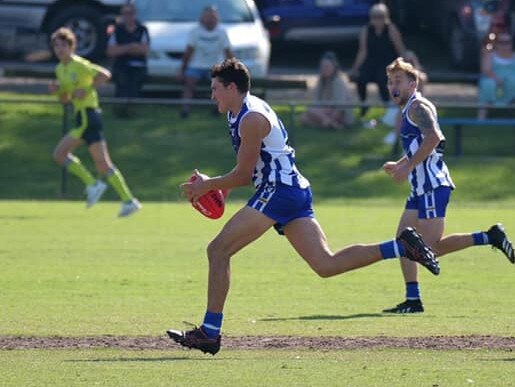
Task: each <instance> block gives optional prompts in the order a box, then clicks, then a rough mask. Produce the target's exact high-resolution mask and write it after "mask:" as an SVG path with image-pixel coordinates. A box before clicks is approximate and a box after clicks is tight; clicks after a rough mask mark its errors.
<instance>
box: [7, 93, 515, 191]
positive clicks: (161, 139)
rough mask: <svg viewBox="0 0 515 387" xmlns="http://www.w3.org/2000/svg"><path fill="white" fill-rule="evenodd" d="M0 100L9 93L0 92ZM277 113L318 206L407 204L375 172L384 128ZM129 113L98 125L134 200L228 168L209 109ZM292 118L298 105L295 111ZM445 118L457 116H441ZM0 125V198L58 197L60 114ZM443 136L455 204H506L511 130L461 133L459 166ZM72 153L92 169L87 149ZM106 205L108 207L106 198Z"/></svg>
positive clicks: (384, 155) (13, 113) (38, 109)
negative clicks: (184, 113) (333, 124)
mask: <svg viewBox="0 0 515 387" xmlns="http://www.w3.org/2000/svg"><path fill="white" fill-rule="evenodd" d="M0 97H4V98H6V97H13V95H12V94H5V93H4V94H0ZM277 110H278V111H279V113H280V115H281V117H282V118H283V120H284V122H285V124H286V125H287V126H288V127H290V136H291V139H292V141H293V144H294V146H295V148H296V151H297V158H298V164H299V167H300V169H301V171H302V172H303V173H304V174H305V175H306V176H307V177H308V178H309V179H310V181H311V182H312V184H313V187H314V190H315V194H316V197H317V198H318V199H320V200H322V199H336V198H374V199H377V198H385V197H386V198H397V199H399V198H404V197H405V196H406V192H407V187H406V186H405V185H395V184H393V183H392V182H391V180H390V179H389V178H388V176H386V175H385V174H384V173H383V172H382V171H381V169H380V168H381V165H382V164H383V162H384V161H386V160H388V159H390V157H391V156H390V147H389V146H387V145H384V144H383V143H382V138H383V136H384V135H386V133H387V132H388V130H387V129H386V128H384V127H379V128H378V129H375V130H368V129H363V128H361V127H360V126H359V125H356V126H355V127H354V128H352V129H350V130H348V131H344V132H330V131H320V130H317V129H315V128H304V127H301V126H300V125H298V122H297V121H298V120H297V118H298V114H296V115H294V118H293V122H292V121H291V117H290V110H289V108H288V107H285V106H278V107H277ZM134 111H135V113H136V116H135V117H134V118H133V119H130V120H119V119H116V118H115V117H114V116H113V115H112V112H111V108H110V107H106V108H105V114H104V117H105V120H104V121H105V122H104V124H105V125H104V126H105V133H106V136H107V139H108V142H109V145H110V148H111V153H112V156H113V159H114V161H115V163H116V164H117V165H118V167H119V168H120V170H122V172H123V173H124V174H125V176H126V178H127V180H128V183H129V184H130V186H131V187H132V188H133V190H134V192H135V193H136V194H137V195H138V197H140V198H141V199H142V200H143V201H163V200H167V201H170V200H171V201H176V200H178V198H179V193H178V188H177V187H178V185H179V184H180V183H181V182H183V181H185V180H186V179H187V178H188V177H189V176H190V174H191V172H192V170H193V169H194V168H199V169H200V170H202V171H204V172H205V173H208V174H220V173H224V172H226V171H228V170H230V169H231V168H232V166H233V165H234V159H235V156H234V153H233V150H232V147H231V146H230V139H229V137H228V134H227V124H226V122H225V119H224V118H223V117H216V118H214V117H212V116H211V114H210V110H209V109H207V108H204V109H199V110H198V111H197V112H195V113H194V114H193V115H192V116H191V117H190V119H188V120H181V119H179V118H178V112H177V109H176V108H174V107H166V106H152V107H149V106H147V107H135V108H134ZM300 111H301V108H300V107H299V108H298V109H297V110H296V112H297V113H300ZM380 114H381V110H380V109H373V110H372V111H371V113H370V116H371V117H373V116H376V117H377V116H379V115H380ZM453 114H457V112H456V111H450V110H449V111H447V110H445V111H443V112H442V115H447V116H449V115H453ZM463 114H469V113H468V112H463ZM0 122H1V125H2V130H1V131H0V165H2V168H0V181H2V182H9V184H2V189H1V190H0V198H4V199H56V198H58V197H59V188H60V184H59V181H60V171H59V169H58V168H57V167H56V166H55V164H54V163H53V161H52V159H51V153H52V151H53V148H54V147H55V144H56V143H57V142H58V140H59V138H60V136H61V110H60V107H59V106H58V105H48V104H46V105H43V104H24V103H18V104H3V105H2V106H1V107H0ZM493 130H495V132H493ZM492 133H495V135H492ZM447 135H448V136H447V137H448V150H449V151H448V157H447V161H448V164H449V167H450V169H451V173H452V176H453V178H454V180H455V182H456V184H457V186H458V190H457V191H456V192H455V195H454V198H455V200H476V201H492V200H495V201H501V200H508V201H510V200H515V190H514V189H513V187H515V175H514V174H513V173H512V171H513V170H514V169H515V157H514V154H513V145H514V141H515V140H514V139H515V136H514V135H513V131H512V130H503V129H500V130H499V129H498V128H494V129H492V128H486V127H485V128H466V129H465V133H464V137H465V139H464V150H465V155H466V157H462V158H459V159H458V158H454V157H452V155H451V153H452V149H453V148H454V143H453V141H454V136H453V133H452V131H451V132H449V133H447ZM77 153H78V155H79V156H80V157H81V159H82V160H83V162H84V163H85V164H86V165H87V166H88V167H90V168H92V163H91V161H90V158H89V156H88V155H87V152H86V150H85V149H84V148H83V149H80V150H79V151H78V152H77ZM478 175H479V177H480V178H478ZM82 189H83V187H82V186H81V184H80V183H79V182H78V181H77V180H76V179H75V178H73V177H72V178H70V179H69V184H68V196H67V197H68V198H72V199H78V198H81V194H82ZM249 192H250V190H248V189H243V190H239V191H238V192H235V195H236V196H235V197H237V198H240V199H244V198H246V197H248V194H249ZM107 198H108V199H116V197H115V196H114V195H112V194H110V195H109V196H108V197H107Z"/></svg>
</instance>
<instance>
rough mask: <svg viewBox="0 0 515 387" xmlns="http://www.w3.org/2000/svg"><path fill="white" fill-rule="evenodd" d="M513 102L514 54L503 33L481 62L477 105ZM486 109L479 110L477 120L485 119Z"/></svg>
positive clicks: (509, 37) (514, 81)
mask: <svg viewBox="0 0 515 387" xmlns="http://www.w3.org/2000/svg"><path fill="white" fill-rule="evenodd" d="M514 102H515V53H514V52H513V44H512V38H511V36H510V34H509V33H506V32H503V33H500V34H499V35H498V36H497V39H496V41H495V43H494V49H493V50H492V51H488V52H485V53H484V54H483V57H482V60H481V78H480V80H479V103H482V104H487V105H498V106H499V105H500V106H502V105H507V104H510V103H514ZM486 114H487V111H486V109H479V112H478V118H479V119H484V118H486Z"/></svg>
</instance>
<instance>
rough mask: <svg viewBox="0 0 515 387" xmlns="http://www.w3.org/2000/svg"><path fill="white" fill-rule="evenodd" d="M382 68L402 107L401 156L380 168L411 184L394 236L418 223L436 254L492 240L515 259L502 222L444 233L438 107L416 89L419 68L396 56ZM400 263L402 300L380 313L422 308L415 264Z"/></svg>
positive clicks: (445, 196) (445, 178) (448, 184)
mask: <svg viewBox="0 0 515 387" xmlns="http://www.w3.org/2000/svg"><path fill="white" fill-rule="evenodd" d="M386 73H387V76H388V90H389V92H390V94H391V96H392V99H393V101H394V102H395V103H396V104H398V105H399V106H400V107H401V109H402V122H401V130H400V132H401V140H402V146H403V148H404V153H405V155H404V156H403V157H401V158H400V159H399V160H397V161H389V162H387V163H385V164H384V165H383V169H384V171H385V172H386V173H388V174H389V175H390V176H391V177H392V179H393V180H394V181H396V182H399V183H400V182H403V181H405V180H408V181H409V183H410V186H411V191H410V194H409V197H408V200H407V202H406V206H405V210H404V212H403V214H402V216H401V219H400V222H399V227H398V235H400V233H401V232H402V230H404V229H405V228H406V227H413V228H416V229H417V231H418V232H420V234H421V235H423V236H424V241H425V242H426V243H427V244H428V245H429V246H430V247H431V249H432V250H433V251H434V252H435V254H436V255H437V256H442V255H444V254H448V253H450V252H453V251H457V250H462V249H465V248H467V247H470V246H478V245H491V246H493V247H496V248H497V249H499V250H501V251H502V252H503V253H504V254H505V255H506V257H507V258H508V260H509V261H510V262H511V263H515V253H514V250H513V246H512V243H511V242H510V241H509V239H508V237H507V236H506V233H505V231H504V228H503V226H502V224H495V225H493V226H491V227H490V228H489V229H488V231H479V232H475V233H468V234H452V235H448V236H445V237H443V232H444V227H445V214H446V209H447V205H448V203H449V198H450V196H451V191H452V190H453V189H454V188H455V186H454V183H453V182H452V180H451V176H450V174H449V170H448V169H447V166H446V164H445V162H444V160H443V154H444V148H445V137H444V135H443V133H442V131H441V130H440V127H439V125H438V117H437V113H436V108H435V106H434V105H433V104H432V103H431V102H430V101H429V100H427V99H426V98H424V97H422V95H421V94H420V93H419V92H418V91H417V84H418V76H419V73H418V71H417V69H415V68H414V67H413V66H412V65H411V64H410V63H408V62H406V61H404V60H403V59H402V58H397V59H396V60H395V61H394V62H392V63H391V64H390V65H388V66H387V68H386ZM400 262H401V267H402V272H403V275H404V279H405V282H406V300H405V301H404V302H402V303H400V304H399V305H397V306H395V307H393V308H391V309H385V310H384V311H383V312H389V313H420V312H423V311H424V306H423V304H422V301H421V298H420V289H419V283H418V268H417V266H416V265H415V264H413V263H412V262H411V261H409V260H407V259H404V258H401V260H400Z"/></svg>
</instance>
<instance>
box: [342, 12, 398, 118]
mask: <svg viewBox="0 0 515 387" xmlns="http://www.w3.org/2000/svg"><path fill="white" fill-rule="evenodd" d="M369 15H370V22H369V24H367V25H366V26H364V27H363V28H362V30H361V33H360V36H359V49H358V54H357V55H356V59H355V61H354V65H353V66H352V68H351V71H350V76H351V79H352V80H353V81H355V82H357V88H358V95H359V99H360V101H361V102H365V101H366V99H367V84H368V83H370V82H374V83H376V84H377V86H378V88H379V94H380V97H381V100H382V101H383V102H384V104H385V105H386V104H388V101H389V100H390V96H389V93H388V88H387V87H386V83H387V78H386V72H385V68H386V66H387V65H389V64H390V63H391V62H392V61H393V60H394V59H395V58H397V57H399V56H404V53H405V51H406V49H405V47H404V43H403V41H402V37H401V34H400V32H399V30H398V29H397V27H396V26H395V25H394V24H393V23H392V22H391V21H390V16H389V12H388V8H387V7H386V5H384V4H375V5H373V6H372V7H371V8H370V12H369ZM367 110H368V109H367V108H366V107H362V108H361V117H363V116H365V114H366V113H367Z"/></svg>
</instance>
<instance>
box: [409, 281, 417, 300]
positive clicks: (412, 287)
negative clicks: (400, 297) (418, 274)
mask: <svg viewBox="0 0 515 387" xmlns="http://www.w3.org/2000/svg"><path fill="white" fill-rule="evenodd" d="M406 300H420V287H419V286H418V282H406Z"/></svg>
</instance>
